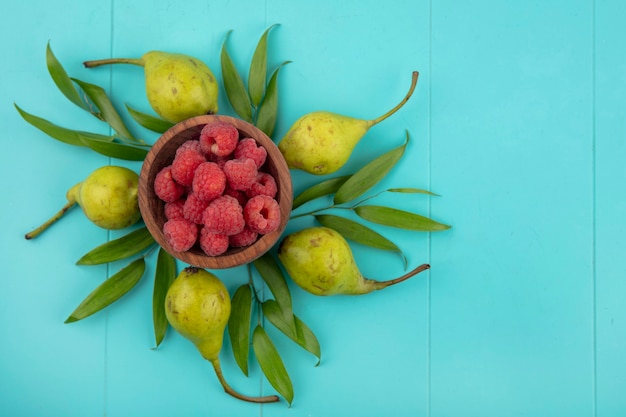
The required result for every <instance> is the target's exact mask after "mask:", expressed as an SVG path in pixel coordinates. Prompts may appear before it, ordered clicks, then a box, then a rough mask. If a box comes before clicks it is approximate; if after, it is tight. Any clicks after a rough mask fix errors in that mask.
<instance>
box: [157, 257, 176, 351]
mask: <svg viewBox="0 0 626 417" xmlns="http://www.w3.org/2000/svg"><path fill="white" fill-rule="evenodd" d="M175 279H176V259H174V257H173V256H172V255H170V254H169V253H167V252H166V251H165V250H164V249H163V248H160V249H159V255H158V257H157V263H156V271H155V273H154V289H153V292H152V323H153V324H154V339H155V341H156V346H155V347H158V346H159V345H160V344H161V342H162V341H163V339H164V338H165V333H166V332H167V327H168V321H167V317H166V316H165V297H166V295H167V290H168V289H169V288H170V285H172V282H174V280H175Z"/></svg>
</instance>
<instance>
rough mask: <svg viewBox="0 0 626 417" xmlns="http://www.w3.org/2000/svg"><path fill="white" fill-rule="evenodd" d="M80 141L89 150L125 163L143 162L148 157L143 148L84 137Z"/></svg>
mask: <svg viewBox="0 0 626 417" xmlns="http://www.w3.org/2000/svg"><path fill="white" fill-rule="evenodd" d="M81 140H82V142H83V143H84V144H85V145H86V146H87V147H89V148H90V149H91V150H93V151H95V152H97V153H99V154H102V155H106V156H109V157H111V158H117V159H123V160H125V161H143V160H144V159H145V158H146V155H148V150H147V149H145V148H138V147H136V146H131V145H125V144H122V143H116V142H105V141H101V140H94V139H90V138H86V137H82V138H81Z"/></svg>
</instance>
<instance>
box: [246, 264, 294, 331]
mask: <svg viewBox="0 0 626 417" xmlns="http://www.w3.org/2000/svg"><path fill="white" fill-rule="evenodd" d="M253 263H254V266H255V267H256V269H257V271H259V274H260V275H261V278H263V281H265V284H267V286H268V287H269V289H270V291H271V292H272V294H273V295H274V299H275V300H276V302H277V303H278V305H279V306H280V309H281V311H282V312H283V314H284V316H285V320H287V321H288V323H289V325H290V326H291V328H292V329H294V330H295V322H294V320H293V308H292V306H291V293H290V292H289V287H288V286H287V281H286V280H285V276H284V275H283V272H282V271H281V269H280V267H279V266H278V263H277V262H276V260H275V259H274V257H273V256H272V255H271V254H270V253H269V252H268V253H265V254H264V255H263V256H261V257H260V258H258V259H256V260H255V261H254V262H253Z"/></svg>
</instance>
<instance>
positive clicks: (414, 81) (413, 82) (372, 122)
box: [369, 71, 419, 126]
mask: <svg viewBox="0 0 626 417" xmlns="http://www.w3.org/2000/svg"><path fill="white" fill-rule="evenodd" d="M418 77H419V72H417V71H413V74H412V76H411V88H409V92H408V93H406V96H404V98H403V99H402V101H401V102H400V103H398V104H397V105H396V107H394V108H393V109H391V110H389V111H388V112H387V113H385V114H383V115H382V116H380V117H377V118H376V119H374V120H370V121H369V123H370V126H374V125H375V124H378V123H380V122H382V121H383V120H385V119H386V118H388V117H389V116H391V115H392V114H394V113H395V112H397V111H398V110H400V107H402V106H404V104H405V103H406V102H407V101H409V99H410V98H411V95H413V91H415V86H416V85H417V78H418Z"/></svg>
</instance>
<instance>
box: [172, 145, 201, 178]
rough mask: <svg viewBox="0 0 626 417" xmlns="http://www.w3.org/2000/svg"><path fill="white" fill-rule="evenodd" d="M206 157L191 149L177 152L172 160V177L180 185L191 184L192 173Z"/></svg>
mask: <svg viewBox="0 0 626 417" xmlns="http://www.w3.org/2000/svg"><path fill="white" fill-rule="evenodd" d="M203 162H206V158H205V157H204V156H202V155H201V154H199V153H198V152H196V151H194V150H193V149H183V150H182V151H180V152H178V153H177V155H176V156H175V157H174V161H173V162H172V177H174V179H175V180H176V182H178V183H179V184H182V185H191V182H192V181H193V176H194V173H195V172H196V169H197V168H198V166H200V164H202V163H203Z"/></svg>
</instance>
